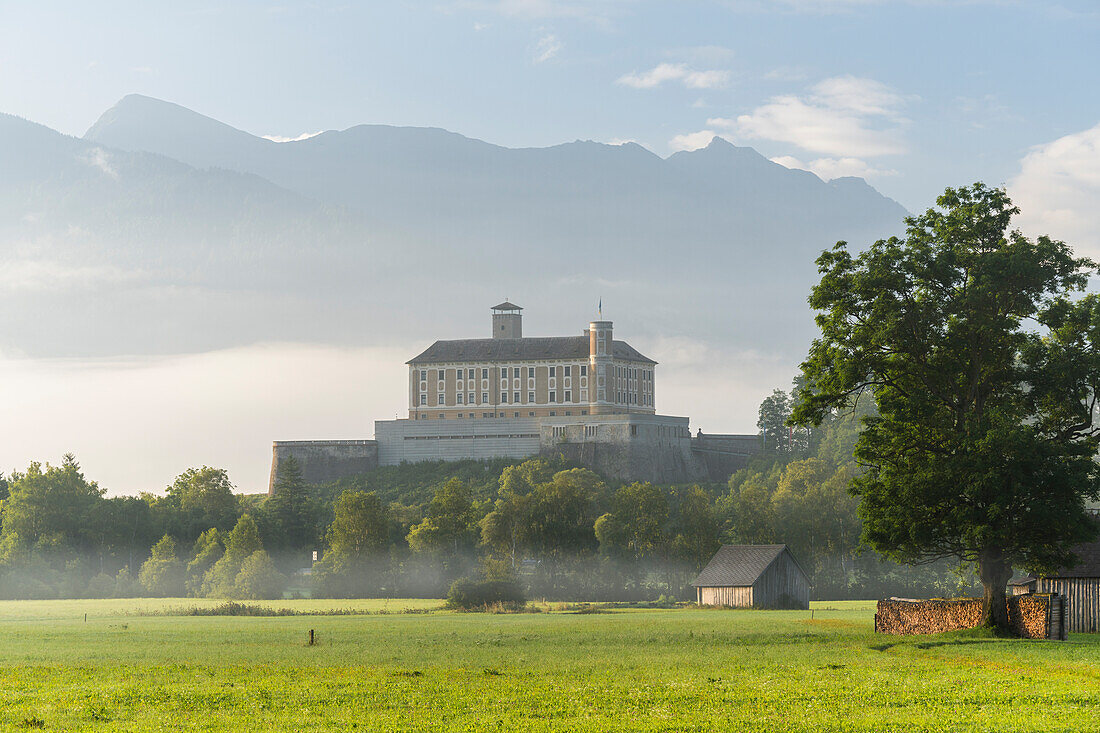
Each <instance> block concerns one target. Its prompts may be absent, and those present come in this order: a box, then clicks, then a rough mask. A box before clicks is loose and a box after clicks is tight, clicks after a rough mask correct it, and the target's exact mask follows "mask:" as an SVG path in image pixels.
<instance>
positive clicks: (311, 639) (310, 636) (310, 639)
mask: <svg viewBox="0 0 1100 733" xmlns="http://www.w3.org/2000/svg"><path fill="white" fill-rule="evenodd" d="M309 645H310V646H313V629H310V630H309Z"/></svg>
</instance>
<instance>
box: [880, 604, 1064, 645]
mask: <svg viewBox="0 0 1100 733" xmlns="http://www.w3.org/2000/svg"><path fill="white" fill-rule="evenodd" d="M1049 604H1050V596H1047V595H1024V596H1013V597H1011V598H1009V599H1008V620H1009V623H1010V624H1012V627H1013V629H1015V631H1016V633H1018V634H1019V635H1020V636H1023V637H1025V638H1028V639H1043V638H1046V636H1047V633H1048V631H1047V606H1048V605H1049ZM981 622H982V600H981V599H980V598H951V599H945V598H932V599H926V600H918V599H910V598H889V599H887V600H884V601H879V602H878V610H877V612H876V613H875V631H877V632H878V633H880V634H895V635H902V636H904V635H910V634H938V633H941V632H943V631H954V630H956V629H972V628H974V627H975V626H977V625H978V624H980V623H981Z"/></svg>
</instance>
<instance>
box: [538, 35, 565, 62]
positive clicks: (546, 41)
mask: <svg viewBox="0 0 1100 733" xmlns="http://www.w3.org/2000/svg"><path fill="white" fill-rule="evenodd" d="M561 49H562V42H561V41H560V40H558V37H557V36H555V35H554V34H553V33H547V34H546V35H544V36H543V37H542V38H540V39H539V40H538V43H536V44H535V52H534V54H533V57H532V60H533V61H534V62H535V63H536V64H541V63H543V62H545V61H549V60H550V59H552V58H554V57H555V56H557V55H558V51H560V50H561Z"/></svg>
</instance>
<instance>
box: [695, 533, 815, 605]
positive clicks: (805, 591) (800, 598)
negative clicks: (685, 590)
mask: <svg viewBox="0 0 1100 733" xmlns="http://www.w3.org/2000/svg"><path fill="white" fill-rule="evenodd" d="M692 585H693V586H695V600H696V602H697V603H698V604H699V605H700V606H733V607H737V608H750V607H751V608H809V607H810V578H809V576H808V575H806V571H804V570H803V569H802V566H801V565H799V564H798V561H797V560H795V559H794V555H792V554H791V551H790V550H789V549H787V546H786V545H722V547H721V548H719V550H718V552H717V553H716V554H715V555H714V557H713V558H711V561H710V562H709V563H707V566H706V567H705V568H703V571H702V572H701V573H699V577H697V578H696V579H695V582H694V583H692Z"/></svg>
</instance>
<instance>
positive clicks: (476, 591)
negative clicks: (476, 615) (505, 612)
mask: <svg viewBox="0 0 1100 733" xmlns="http://www.w3.org/2000/svg"><path fill="white" fill-rule="evenodd" d="M526 603H527V598H526V597H525V596H524V594H523V589H522V588H520V587H519V585H518V584H517V583H515V582H513V581H510V580H480V581H479V580H474V579H473V578H459V579H458V580H456V581H455V582H454V583H452V584H451V590H450V592H449V593H447V607H448V608H456V609H458V610H460V611H483V610H485V609H487V608H488V607H489V606H495V605H501V606H504V607H506V608H520V607H522V606H523V605H524V604H526Z"/></svg>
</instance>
